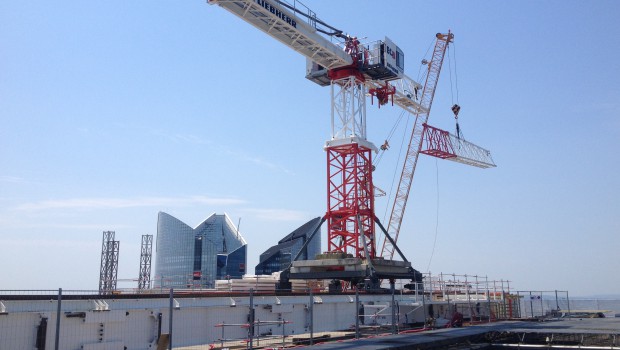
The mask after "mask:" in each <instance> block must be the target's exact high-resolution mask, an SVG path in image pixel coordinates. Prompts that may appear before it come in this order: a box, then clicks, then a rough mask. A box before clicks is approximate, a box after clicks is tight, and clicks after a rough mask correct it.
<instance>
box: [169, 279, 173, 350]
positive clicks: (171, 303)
mask: <svg viewBox="0 0 620 350" xmlns="http://www.w3.org/2000/svg"><path fill="white" fill-rule="evenodd" d="M173 310H174V288H170V310H168V311H169V312H170V317H169V318H168V349H169V350H172V311H173Z"/></svg>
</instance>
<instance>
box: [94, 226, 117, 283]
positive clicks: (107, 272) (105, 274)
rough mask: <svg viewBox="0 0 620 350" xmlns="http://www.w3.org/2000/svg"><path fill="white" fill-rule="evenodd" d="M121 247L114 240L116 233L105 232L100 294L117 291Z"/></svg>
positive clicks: (102, 249)
mask: <svg viewBox="0 0 620 350" xmlns="http://www.w3.org/2000/svg"><path fill="white" fill-rule="evenodd" d="M119 245H120V244H119V241H115V240H114V231H103V240H102V244H101V268H100V272H99V294H112V291H114V290H116V284H117V281H118V276H117V275H118V251H119Z"/></svg>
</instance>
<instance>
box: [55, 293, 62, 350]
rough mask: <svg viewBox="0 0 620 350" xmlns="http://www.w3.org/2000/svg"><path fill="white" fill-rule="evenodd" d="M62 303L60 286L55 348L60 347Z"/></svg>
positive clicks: (56, 349) (57, 349)
mask: <svg viewBox="0 0 620 350" xmlns="http://www.w3.org/2000/svg"><path fill="white" fill-rule="evenodd" d="M61 305H62V288H58V308H57V310H56V339H54V349H55V350H59V349H60V310H61Z"/></svg>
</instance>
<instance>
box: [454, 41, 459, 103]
mask: <svg viewBox="0 0 620 350" xmlns="http://www.w3.org/2000/svg"><path fill="white" fill-rule="evenodd" d="M452 48H453V49H452V54H453V55H454V80H455V82H454V84H455V87H456V103H459V75H458V71H457V70H456V45H455V44H452Z"/></svg>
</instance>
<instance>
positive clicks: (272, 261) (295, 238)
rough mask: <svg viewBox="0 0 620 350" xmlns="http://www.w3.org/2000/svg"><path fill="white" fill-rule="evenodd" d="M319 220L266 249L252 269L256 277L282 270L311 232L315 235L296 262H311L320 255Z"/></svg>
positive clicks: (307, 223) (300, 228) (312, 221)
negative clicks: (315, 231)
mask: <svg viewBox="0 0 620 350" xmlns="http://www.w3.org/2000/svg"><path fill="white" fill-rule="evenodd" d="M320 222H321V218H320V217H317V218H314V219H312V220H310V221H308V222H306V223H305V224H303V225H301V226H300V227H298V228H297V229H296V230H295V231H293V232H291V233H290V234H288V235H287V236H286V237H284V238H282V239H281V240H280V241H279V242H278V244H277V245H274V246H273V247H271V248H269V249H267V250H266V251H265V252H264V253H263V254H261V255H260V262H259V263H258V265H256V267H255V268H254V273H255V274H257V275H270V274H272V273H273V272H277V271H282V270H284V269H285V268H286V267H287V266H288V265H289V264H290V263H291V260H292V259H295V256H296V255H297V253H299V252H300V251H301V248H302V247H303V246H304V244H305V243H306V241H307V240H308V239H309V238H310V235H311V234H312V232H313V231H314V230H315V229H316V230H317V233H316V234H315V235H314V237H313V238H312V240H311V241H310V242H309V243H308V245H307V246H306V248H305V249H304V250H303V251H301V254H300V256H299V259H298V260H312V259H315V258H316V255H317V254H319V253H321V229H320V228H319V227H318V225H319V223H320Z"/></svg>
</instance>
